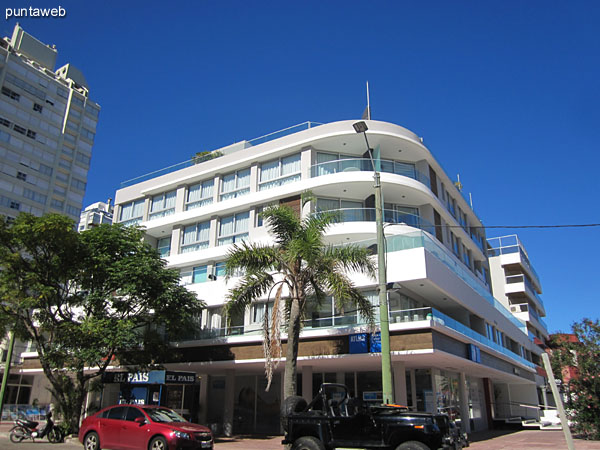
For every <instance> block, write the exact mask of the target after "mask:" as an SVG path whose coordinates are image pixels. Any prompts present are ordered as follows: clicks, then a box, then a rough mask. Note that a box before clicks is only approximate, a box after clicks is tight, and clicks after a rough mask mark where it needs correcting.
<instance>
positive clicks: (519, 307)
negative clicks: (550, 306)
mask: <svg viewBox="0 0 600 450" xmlns="http://www.w3.org/2000/svg"><path fill="white" fill-rule="evenodd" d="M510 310H511V311H512V312H513V313H514V314H515V316H516V317H517V318H518V319H520V320H523V321H526V322H529V323H530V324H531V325H532V326H534V327H535V328H536V329H538V330H540V332H541V333H542V334H543V335H544V337H548V326H547V325H546V322H545V321H544V319H542V318H541V317H540V315H539V314H538V313H537V311H536V310H535V308H533V307H531V306H530V305H529V304H528V303H518V304H515V305H510Z"/></svg>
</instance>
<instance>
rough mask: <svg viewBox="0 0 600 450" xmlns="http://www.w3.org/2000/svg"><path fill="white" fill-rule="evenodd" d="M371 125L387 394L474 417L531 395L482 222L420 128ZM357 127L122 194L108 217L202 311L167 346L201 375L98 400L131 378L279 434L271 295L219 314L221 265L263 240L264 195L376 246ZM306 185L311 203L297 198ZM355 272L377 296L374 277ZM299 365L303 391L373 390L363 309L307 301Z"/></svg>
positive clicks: (285, 135) (300, 135)
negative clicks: (382, 242)
mask: <svg viewBox="0 0 600 450" xmlns="http://www.w3.org/2000/svg"><path fill="white" fill-rule="evenodd" d="M366 123H367V125H368V132H367V136H368V141H369V144H370V146H371V147H372V148H373V149H374V154H375V157H376V159H377V164H378V165H379V167H380V171H381V183H382V187H383V199H384V206H385V211H384V216H385V217H384V221H385V234H386V245H387V248H386V250H387V280H388V285H389V286H390V290H389V309H390V313H389V314H390V335H391V338H390V342H391V353H392V364H393V372H394V373H393V378H394V395H395V400H396V402H397V403H401V404H406V405H408V406H409V407H410V408H413V409H417V410H427V411H435V410H437V408H441V407H447V406H456V407H458V408H460V410H461V412H462V416H463V417H468V418H469V419H470V420H465V421H464V422H465V425H466V427H467V429H470V430H480V429H485V428H487V427H489V426H491V422H492V420H494V419H498V418H501V417H500V416H502V415H504V414H509V415H510V414H512V412H511V411H510V406H509V407H508V408H499V404H500V403H502V402H507V403H508V402H525V403H530V404H537V403H538V397H537V392H536V383H535V379H536V365H537V364H539V357H538V354H539V352H540V351H539V348H538V347H537V346H536V345H535V344H534V343H533V342H532V340H531V339H530V337H529V335H528V329H527V327H526V324H525V323H524V322H522V321H520V320H519V319H518V318H517V317H515V316H514V315H513V313H512V312H511V311H510V310H509V309H508V307H507V306H508V305H507V304H503V303H502V302H500V301H498V300H496V299H495V298H494V296H493V295H492V292H491V288H490V275H489V265H488V258H487V254H486V250H487V246H486V237H485V235H484V232H483V228H481V226H482V225H481V221H480V220H479V218H478V217H477V215H476V214H475V212H474V211H473V210H472V209H471V207H470V206H469V202H467V201H466V200H465V199H464V198H463V196H462V195H461V192H460V191H459V190H457V188H456V187H455V185H454V183H453V181H452V180H451V179H450V178H449V177H448V176H447V174H446V173H445V172H444V171H443V169H442V167H441V166H440V165H439V163H438V162H437V161H436V159H435V158H434V156H433V155H432V153H431V152H430V150H429V149H428V148H427V147H426V146H425V145H424V144H423V141H422V139H421V138H419V137H418V136H417V135H416V134H414V133H413V132H411V131H409V130H407V129H405V128H402V127H400V126H398V125H394V124H391V123H386V122H379V121H366ZM352 125H353V121H340V122H334V123H329V124H319V125H316V124H311V123H305V124H302V125H300V126H296V127H290V128H289V129H286V130H282V131H281V132H276V133H272V134H270V135H267V136H263V137H262V138H257V139H254V140H251V141H242V142H238V143H236V144H233V145H231V146H228V147H225V148H222V149H219V150H218V151H217V152H214V153H213V154H212V156H214V158H212V159H207V160H205V161H203V162H199V161H193V162H189V163H186V164H182V165H179V166H175V167H172V168H169V169H165V170H164V171H162V172H161V171H159V172H155V173H153V174H151V175H149V176H146V177H141V178H139V179H135V180H131V181H129V182H126V183H125V184H124V186H123V187H122V188H121V189H119V190H118V191H117V193H116V197H115V198H116V200H115V221H116V222H121V223H126V224H140V225H142V226H143V227H145V228H146V239H147V240H148V241H149V242H150V243H151V244H152V245H155V246H156V248H157V249H159V251H160V252H161V254H162V255H163V256H164V258H165V259H166V261H167V263H168V266H169V267H172V268H177V269H179V270H180V272H181V282H182V283H183V284H185V285H186V286H187V287H188V288H189V289H190V290H192V291H194V292H195V293H196V294H197V295H198V297H199V298H201V299H202V300H204V301H205V302H206V304H207V308H206V309H205V311H204V312H203V314H202V317H200V318H199V319H198V320H199V324H200V325H201V330H200V331H198V332H195V333H194V332H192V331H191V330H190V335H189V338H188V339H187V340H186V341H185V342H178V343H175V344H174V345H175V350H174V355H175V354H178V356H179V359H178V362H173V363H172V364H167V368H168V369H169V370H176V371H185V372H188V373H192V374H194V375H196V376H197V379H198V380H199V381H197V382H196V383H194V385H193V386H190V385H185V384H174V383H172V384H170V385H169V384H167V383H165V385H164V388H165V389H162V390H161V393H160V394H157V391H158V388H157V387H156V385H151V384H146V385H144V384H141V385H140V384H136V385H135V386H134V385H133V383H134V382H135V381H137V380H138V378H139V377H138V378H136V377H130V378H131V379H132V380H133V381H132V383H120V384H119V383H109V384H106V387H105V390H104V393H103V395H102V398H101V399H97V401H98V402H99V403H100V404H101V406H105V405H107V404H111V403H116V402H118V401H119V398H120V397H119V396H121V398H122V397H123V395H124V394H123V393H124V392H131V391H132V390H133V389H134V388H135V390H136V393H137V394H136V395H137V397H136V401H138V402H147V403H156V402H158V401H159V400H160V401H161V402H162V403H163V404H165V403H166V404H168V405H169V406H172V407H176V408H177V409H179V410H181V412H182V413H183V414H185V415H187V416H190V417H191V418H192V420H197V421H200V422H202V423H208V424H211V425H212V426H213V428H215V429H216V430H221V431H222V432H224V433H225V434H229V433H232V432H233V433H244V432H271V433H272V432H278V431H279V405H280V402H281V398H282V379H283V377H282V370H283V364H282V365H280V366H279V368H278V371H277V373H276V375H275V377H274V380H273V384H272V386H271V389H270V390H269V392H265V385H266V381H265V376H264V358H263V350H262V335H261V326H262V318H263V317H264V314H265V312H266V311H268V310H269V308H270V307H271V303H269V301H268V300H269V299H267V298H265V299H264V302H259V303H256V304H255V305H253V306H252V308H251V309H249V310H248V311H246V313H245V314H244V315H243V316H241V317H232V318H231V325H230V326H228V325H227V322H226V320H225V318H224V317H223V316H222V313H221V308H222V306H223V304H224V302H225V300H226V295H227V292H228V290H229V289H230V288H231V287H232V286H233V284H234V283H235V282H236V280H235V279H233V280H230V281H229V282H226V281H225V279H224V276H223V275H224V262H225V259H226V257H227V252H228V251H229V249H230V248H231V245H232V244H233V243H239V242H241V241H243V240H250V241H260V242H271V238H270V236H269V233H268V229H267V227H266V226H265V224H264V223H263V222H262V220H261V218H260V215H259V213H260V211H261V210H262V208H264V207H265V206H267V205H272V204H287V205H290V206H291V207H293V208H295V209H296V210H297V211H298V212H299V213H300V214H302V215H303V216H306V215H309V214H313V213H315V212H317V211H319V210H337V211H340V213H341V219H340V220H339V223H336V224H335V225H333V226H331V227H330V229H328V230H327V234H326V239H327V242H328V243H330V244H335V245H344V244H347V243H357V244H359V245H364V246H372V245H374V244H375V236H376V228H375V212H374V189H373V170H372V166H371V163H370V160H369V159H368V153H367V148H366V144H365V139H364V136H362V135H359V134H357V133H356V132H355V131H354V129H353V126H352ZM306 190H310V191H312V193H313V194H314V196H315V197H316V200H315V201H312V202H310V203H308V204H306V205H305V206H304V207H302V206H301V202H300V196H301V193H302V192H304V191H306ZM353 281H354V282H355V284H356V285H358V286H360V287H361V288H362V289H363V290H364V293H365V295H366V296H367V297H368V298H370V299H371V301H372V302H373V303H374V304H375V305H377V303H378V296H377V292H376V284H377V281H376V280H374V279H368V278H366V277H357V278H355V279H354V280H353ZM284 337H285V336H284ZM298 367H299V379H298V386H299V390H300V392H299V394H300V395H302V396H304V397H305V398H307V399H310V398H312V396H313V394H314V393H315V392H316V390H317V389H318V387H319V386H320V384H321V383H322V382H324V381H327V382H342V383H345V384H347V385H348V386H349V387H350V390H351V391H352V393H353V395H356V396H359V397H361V398H363V399H364V400H366V401H369V400H372V399H376V398H377V396H378V395H380V391H381V359H380V353H378V351H377V347H376V338H374V337H373V336H372V335H370V333H369V332H368V329H367V327H366V324H365V323H364V321H363V320H362V318H361V317H360V316H359V315H358V314H357V312H356V311H352V310H345V311H343V312H341V311H337V310H336V309H335V307H334V304H333V302H326V304H323V305H321V306H320V307H319V308H313V309H312V310H310V311H308V313H307V316H306V320H305V322H304V328H303V330H302V333H301V343H300V348H299V360H298ZM120 370H121V371H125V372H127V369H126V368H123V369H120ZM116 379H121V381H122V380H123V378H119V377H116ZM112 381H114V380H112Z"/></svg>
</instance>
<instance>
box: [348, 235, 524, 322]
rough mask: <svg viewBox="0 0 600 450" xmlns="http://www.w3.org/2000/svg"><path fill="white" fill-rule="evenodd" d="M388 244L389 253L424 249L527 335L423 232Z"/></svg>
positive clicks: (388, 239) (389, 240) (390, 239)
mask: <svg viewBox="0 0 600 450" xmlns="http://www.w3.org/2000/svg"><path fill="white" fill-rule="evenodd" d="M376 243H377V241H376V239H368V240H365V241H360V242H356V244H358V245H361V246H365V247H369V246H371V245H374V244H376ZM386 244H387V245H386V249H387V252H389V253H391V252H397V251H402V250H409V249H412V248H419V247H424V248H425V250H427V251H428V252H429V253H430V254H432V255H433V256H435V257H436V258H437V259H438V260H440V261H441V262H442V263H443V264H445V265H446V266H447V267H448V268H449V269H450V270H452V271H453V272H454V274H455V275H456V276H458V277H459V278H460V279H461V280H463V281H464V282H465V283H466V284H467V285H468V286H469V287H471V289H473V290H474V291H475V292H476V293H477V294H479V295H480V296H481V297H483V298H484V299H485V300H486V301H487V302H488V303H489V304H491V305H492V306H493V307H494V308H496V309H497V310H498V311H499V312H500V313H501V314H502V315H503V316H504V317H506V318H507V319H508V320H509V321H511V322H512V323H513V325H515V326H516V327H517V328H519V329H520V330H521V331H522V332H523V333H525V334H527V327H526V326H525V324H523V323H522V322H521V321H520V320H519V319H517V318H516V317H515V316H513V315H512V313H511V312H510V311H509V310H508V309H506V307H505V306H504V305H502V303H500V302H499V301H498V300H496V299H495V298H494V296H493V295H492V294H491V293H490V291H489V287H488V286H487V285H486V284H485V283H484V282H483V281H482V280H480V279H479V278H477V276H476V275H475V274H474V273H472V272H471V271H470V270H469V269H467V267H466V266H465V265H464V264H463V263H462V262H460V261H459V260H458V259H456V257H455V256H453V255H452V254H451V253H450V250H448V249H447V248H446V247H444V246H443V245H441V244H439V243H438V242H436V241H435V240H433V239H432V238H431V237H429V236H428V235H426V234H425V233H423V232H422V231H416V232H414V233H407V234H402V235H395V236H386Z"/></svg>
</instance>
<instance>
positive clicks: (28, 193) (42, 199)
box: [23, 188, 48, 205]
mask: <svg viewBox="0 0 600 450" xmlns="http://www.w3.org/2000/svg"><path fill="white" fill-rule="evenodd" d="M23 197H25V198H28V199H29V200H33V201H34V202H37V203H41V204H42V205H44V204H46V199H47V198H48V197H47V196H45V195H42V194H40V193H39V192H36V191H33V190H31V189H28V188H24V189H23Z"/></svg>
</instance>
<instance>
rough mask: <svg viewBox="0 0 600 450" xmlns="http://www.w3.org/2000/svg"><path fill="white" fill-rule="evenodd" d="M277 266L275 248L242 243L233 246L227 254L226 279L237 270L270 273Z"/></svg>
mask: <svg viewBox="0 0 600 450" xmlns="http://www.w3.org/2000/svg"><path fill="white" fill-rule="evenodd" d="M277 265H278V251H277V249H276V248H275V247H272V246H269V245H260V244H256V243H248V242H246V241H242V243H241V244H234V245H233V247H232V248H231V249H230V250H229V252H228V253H227V260H226V262H225V272H226V279H227V280H229V278H231V277H232V276H233V275H234V274H235V273H236V271H237V270H239V269H242V270H243V271H245V272H260V271H262V270H266V271H271V270H275V269H277Z"/></svg>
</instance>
